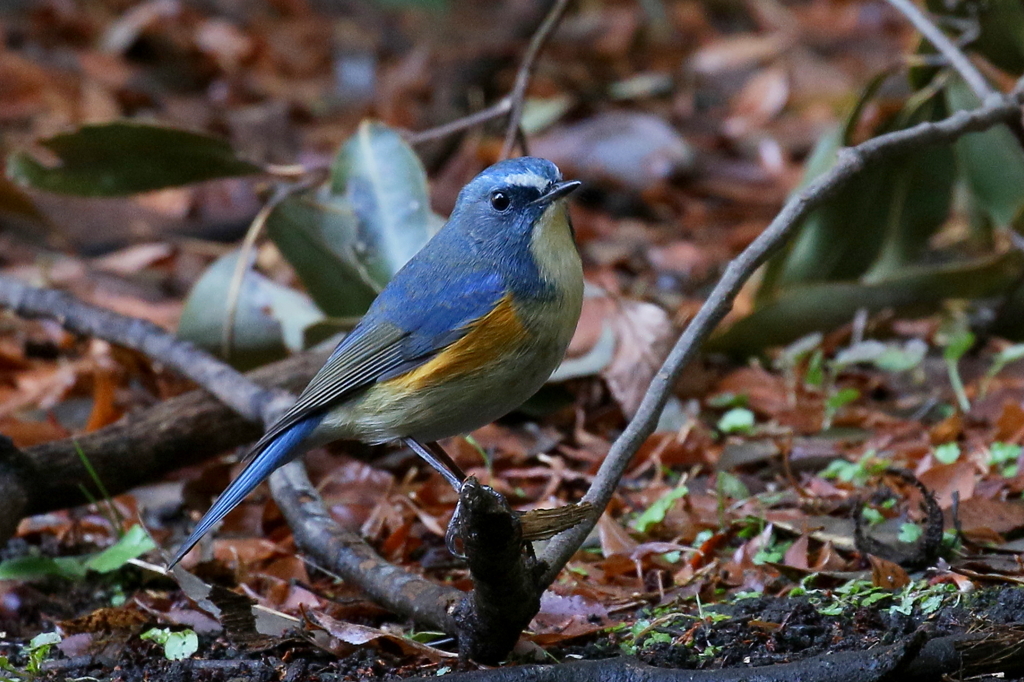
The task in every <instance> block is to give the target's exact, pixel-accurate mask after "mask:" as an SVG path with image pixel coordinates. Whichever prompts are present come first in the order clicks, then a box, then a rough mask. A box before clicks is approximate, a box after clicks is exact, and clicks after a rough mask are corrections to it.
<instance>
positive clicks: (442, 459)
mask: <svg viewBox="0 0 1024 682" xmlns="http://www.w3.org/2000/svg"><path fill="white" fill-rule="evenodd" d="M402 442H403V443H405V444H406V445H408V446H409V447H410V448H412V451H413V452H415V453H416V454H417V455H419V456H420V458H421V459H422V460H423V461H424V462H426V463H427V464H429V465H430V466H432V467H433V468H434V469H435V470H436V471H437V473H439V474H441V475H442V476H443V477H444V480H446V481H448V484H449V485H450V486H451V487H452V488H454V489H455V492H459V490H460V489H461V488H462V482H463V481H465V480H466V474H465V473H463V471H462V469H460V468H459V465H458V464H456V463H455V461H454V460H453V459H452V458H451V457H449V456H448V453H447V452H445V451H444V449H443V448H442V447H441V446H440V445H438V444H437V443H436V442H431V443H427V444H426V445H424V444H423V443H421V442H419V441H418V440H416V439H415V438H403V439H402Z"/></svg>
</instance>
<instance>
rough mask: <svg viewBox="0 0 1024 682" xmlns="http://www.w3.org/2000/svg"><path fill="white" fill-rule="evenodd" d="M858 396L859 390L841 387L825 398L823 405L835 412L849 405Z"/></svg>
mask: <svg viewBox="0 0 1024 682" xmlns="http://www.w3.org/2000/svg"><path fill="white" fill-rule="evenodd" d="M859 397H860V391H858V390H857V389H855V388H842V389H840V390H838V391H836V392H835V393H833V394H832V395H830V396H829V397H828V398H827V399H826V400H825V407H827V408H828V409H829V411H831V412H836V411H838V410H839V409H840V408H842V407H845V406H846V405H849V404H850V403H852V402H853V401H854V400H856V399H857V398H859Z"/></svg>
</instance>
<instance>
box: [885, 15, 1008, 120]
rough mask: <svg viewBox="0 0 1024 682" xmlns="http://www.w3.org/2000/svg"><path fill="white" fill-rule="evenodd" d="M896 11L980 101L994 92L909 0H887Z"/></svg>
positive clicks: (958, 50) (971, 65) (979, 73)
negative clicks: (943, 58)
mask: <svg viewBox="0 0 1024 682" xmlns="http://www.w3.org/2000/svg"><path fill="white" fill-rule="evenodd" d="M887 1H888V3H889V4H890V5H892V6H893V7H894V8H895V9H896V11H897V12H899V13H900V14H902V15H903V16H904V17H906V19H907V21H909V22H910V23H911V24H913V25H914V28H916V29H917V30H918V31H920V33H921V35H923V36H924V37H925V38H926V39H927V40H928V42H929V43H931V44H932V45H934V46H935V49H936V50H938V51H939V52H940V53H941V54H942V56H943V57H945V58H946V61H947V62H949V65H950V66H952V67H953V68H954V69H956V70H957V73H959V74H960V76H961V77H962V78H963V79H964V80H965V81H967V85H968V86H970V88H971V90H973V91H974V94H975V95H977V96H978V99H980V100H981V101H982V102H984V101H985V100H986V99H987V98H988V97H990V96H991V95H993V94H994V92H995V91H994V90H992V88H991V87H990V86H989V84H988V81H986V80H985V77H984V76H982V75H981V71H978V69H977V68H975V66H974V64H972V63H971V60H970V59H969V58H968V57H967V55H966V54H964V52H963V50H961V49H960V48H959V47H957V46H956V45H954V44H953V41H952V40H950V39H949V38H947V37H946V34H945V33H943V32H942V31H941V30H939V27H938V26H936V25H935V24H934V23H933V22H932V20H931V19H929V18H928V17H927V16H925V14H924V13H923V12H922V11H921V10H919V9H918V8H917V5H915V4H914V3H913V2H912V1H911V0H887Z"/></svg>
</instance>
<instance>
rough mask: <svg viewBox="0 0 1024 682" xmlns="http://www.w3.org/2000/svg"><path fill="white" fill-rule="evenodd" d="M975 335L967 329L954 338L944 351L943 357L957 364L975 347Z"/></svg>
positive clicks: (949, 341) (948, 342)
mask: <svg viewBox="0 0 1024 682" xmlns="http://www.w3.org/2000/svg"><path fill="white" fill-rule="evenodd" d="M974 339H975V337H974V334H973V333H972V332H970V331H968V330H966V329H964V330H962V331H961V332H960V333H958V334H956V335H954V336H952V337H951V338H950V339H949V340H948V341H947V342H946V347H945V348H943V349H942V357H943V359H944V360H947V361H949V362H957V361H958V360H959V359H960V358H962V357H963V356H964V353H966V352H967V351H969V350H970V349H971V346H973V345H974Z"/></svg>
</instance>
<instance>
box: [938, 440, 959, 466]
mask: <svg viewBox="0 0 1024 682" xmlns="http://www.w3.org/2000/svg"><path fill="white" fill-rule="evenodd" d="M935 459H937V460H938V461H939V462H941V463H942V464H952V463H953V462H955V461H957V460H958V459H960V446H959V445H957V444H956V443H943V444H942V445H940V446H938V447H936V448H935Z"/></svg>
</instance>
